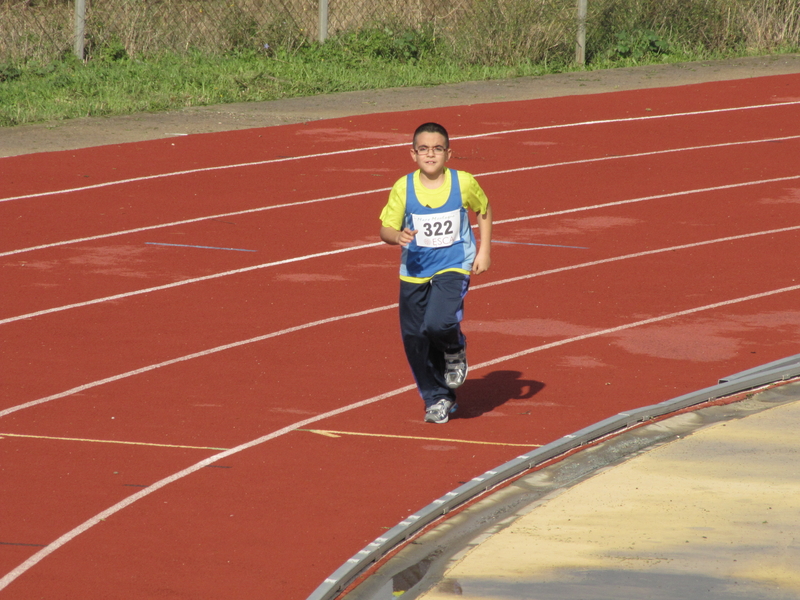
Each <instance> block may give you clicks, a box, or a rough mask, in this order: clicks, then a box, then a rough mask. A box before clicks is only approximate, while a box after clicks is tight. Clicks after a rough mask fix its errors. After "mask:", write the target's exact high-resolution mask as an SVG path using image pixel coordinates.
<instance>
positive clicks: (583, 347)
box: [0, 75, 800, 600]
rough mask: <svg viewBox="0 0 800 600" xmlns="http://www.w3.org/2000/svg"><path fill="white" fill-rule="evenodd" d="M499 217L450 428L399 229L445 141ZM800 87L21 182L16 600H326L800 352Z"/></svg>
mask: <svg viewBox="0 0 800 600" xmlns="http://www.w3.org/2000/svg"><path fill="white" fill-rule="evenodd" d="M425 120H437V121H440V122H442V123H444V124H445V125H446V126H447V127H448V128H449V129H450V131H451V134H452V137H453V148H454V151H455V158H454V160H453V162H452V163H451V165H452V166H453V167H455V168H458V169H464V170H467V171H470V172H472V173H474V174H475V175H476V176H477V177H478V179H479V181H480V182H481V184H482V185H483V187H484V189H485V190H486V191H487V193H488V195H489V197H490V199H491V200H492V203H493V206H494V212H495V217H496V226H495V240H496V241H495V244H494V248H493V260H494V264H493V268H492V270H491V271H490V272H489V273H487V274H486V275H483V276H480V277H476V278H474V280H473V287H472V290H471V291H470V293H469V295H468V300H467V313H466V320H465V324H464V327H465V331H466V332H467V334H468V336H469V338H470V362H471V364H472V367H471V372H470V378H469V380H468V381H467V383H466V384H465V385H464V387H463V388H461V391H460V394H459V403H460V405H461V407H462V408H461V410H460V411H459V413H458V414H457V418H455V419H453V420H452V421H451V422H450V423H448V424H447V425H444V426H434V425H429V424H425V423H423V421H422V416H423V405H422V401H421V400H420V399H419V397H418V396H417V394H416V392H415V391H414V390H413V387H412V386H411V384H412V381H411V376H410V373H409V372H408V368H407V366H406V364H405V359H404V357H403V355H402V350H401V347H400V341H399V332H398V326H397V315H396V310H395V307H394V302H395V299H396V295H397V288H398V283H397V268H398V266H397V261H398V253H397V249H396V248H390V247H387V246H384V245H382V244H380V243H379V242H378V238H377V229H378V226H379V223H378V213H379V212H380V209H381V207H382V206H383V204H384V202H385V199H386V195H387V190H388V188H389V187H390V186H391V184H392V183H393V182H394V180H395V179H397V178H398V177H400V176H401V175H403V174H404V173H405V172H406V171H407V170H409V169H410V168H411V167H413V164H412V163H411V162H410V161H409V160H408V154H407V150H406V146H407V145H408V143H409V139H408V137H409V135H410V132H411V131H413V129H414V128H415V127H416V125H418V124H419V123H420V122H422V121H425ZM799 154H800V76H799V75H790V76H776V77H764V78H758V79H751V80H742V81H733V82H723V83H712V84H702V85H694V86H684V87H680V88H666V89H656V90H646V91H636V92H620V93H609V94H602V95H596V96H580V97H566V98H557V99H549V100H535V101H525V102H512V103H504V104H493V105H475V106H467V107H453V108H445V109H434V110H426V111H417V112H407V113H398V114H391V115H370V116H363V117H352V118H347V119H338V120H330V121H321V122H314V123H307V124H302V125H290V126H282V127H274V128H269V129H254V130H248V131H239V132H231V133H224V134H209V135H195V136H188V137H182V138H177V139H171V140H162V141H155V142H143V143H135V144H126V145H120V146H107V147H102V148H90V149H86V150H79V151H69V152H58V153H43V154H35V155H26V156H20V157H13V158H3V159H0V171H1V172H2V177H1V178H0V222H2V223H3V226H2V227H3V235H2V237H1V238H0V258H2V263H0V264H1V265H2V273H3V278H2V290H3V292H2V297H0V329H1V333H2V336H1V337H0V340H2V342H0V343H1V344H2V345H1V346H0V352H1V355H0V360H2V365H1V366H0V369H1V371H0V372H2V378H1V379H0V438H2V439H0V456H1V457H2V458H1V459H0V461H1V462H0V482H1V483H0V485H2V489H3V494H2V505H1V506H0V577H2V579H0V600H2V599H4V598H8V599H11V598H13V599H14V600H27V599H33V598H42V597H49V598H54V597H58V598H83V599H94V598H97V599H99V598H103V599H109V598H124V599H125V600H134V599H139V598H141V599H150V598H154V597H159V598H192V599H205V598H208V599H215V600H219V599H231V600H233V599H235V600H243V599H246V598H265V597H266V598H276V599H277V598H279V599H281V600H287V599H302V598H305V597H307V596H308V594H310V593H311V592H312V591H313V590H314V589H315V588H316V587H317V586H318V585H319V584H320V583H321V582H322V580H323V579H324V578H325V577H327V576H328V575H329V574H330V573H332V572H333V571H334V570H336V569H337V568H338V567H339V566H340V565H341V564H342V563H343V562H344V561H345V560H347V559H348V558H349V557H351V556H352V555H353V554H355V553H356V552H357V551H358V550H360V549H361V548H363V547H364V546H365V545H367V544H368V543H370V542H371V541H373V540H374V539H375V538H377V537H379V536H380V535H381V533H382V532H383V531H385V530H386V529H388V528H391V527H393V526H395V525H396V524H397V523H398V522H400V521H402V520H403V519H404V518H405V517H406V516H407V515H408V514H410V513H413V512H416V511H417V510H419V509H420V508H422V507H423V506H426V505H427V504H428V503H430V502H431V501H432V500H433V499H435V498H438V497H440V496H442V495H443V494H445V493H446V492H447V491H449V490H451V489H454V488H456V487H458V486H459V485H460V484H461V483H463V482H465V481H467V480H469V479H471V478H472V477H474V476H475V475H478V474H481V473H483V472H485V471H487V470H488V469H490V468H492V467H495V466H497V465H499V464H502V463H504V462H506V461H508V460H510V459H512V458H514V457H515V456H517V455H519V454H521V453H523V452H524V451H525V450H526V449H530V448H531V447H535V446H538V445H542V444H546V443H548V442H551V441H553V440H555V439H558V438H560V437H561V436H563V435H565V434H567V433H570V432H572V431H575V430H578V429H581V428H583V427H586V426H588V425H590V424H592V423H594V422H597V421H599V420H601V419H604V418H606V417H609V416H612V415H615V414H617V413H619V412H621V411H623V410H627V409H631V408H635V407H639V406H645V405H650V404H654V403H657V402H660V401H663V400H667V399H670V398H673V397H675V396H678V395H681V394H684V393H688V392H690V391H694V390H696V389H699V388H702V387H707V386H709V385H713V384H714V383H716V380H717V378H719V377H721V376H724V375H728V374H731V373H734V372H737V371H741V370H744V369H747V368H750V367H753V366H756V365H760V364H763V363H765V362H768V361H771V360H775V359H778V358H782V357H785V356H788V355H791V354H796V353H797V346H796V341H797V338H798V334H800V310H798V309H797V306H798V302H800V276H798V272H800V270H799V269H798V261H799V260H800V259H798V256H800V253H798V243H799V242H800V167H798V161H797V156H798V155H799Z"/></svg>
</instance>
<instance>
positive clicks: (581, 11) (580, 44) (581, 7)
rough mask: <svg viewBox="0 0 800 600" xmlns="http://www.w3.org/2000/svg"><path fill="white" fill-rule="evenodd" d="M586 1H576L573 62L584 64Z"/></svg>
mask: <svg viewBox="0 0 800 600" xmlns="http://www.w3.org/2000/svg"><path fill="white" fill-rule="evenodd" d="M587 3H588V0H578V41H577V44H576V45H575V62H577V63H578V64H579V65H585V64H586V11H587Z"/></svg>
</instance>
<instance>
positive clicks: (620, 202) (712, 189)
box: [0, 175, 800, 325]
mask: <svg viewBox="0 0 800 600" xmlns="http://www.w3.org/2000/svg"><path fill="white" fill-rule="evenodd" d="M793 179H800V175H792V176H789V177H777V178H774V179H763V180H761V181H747V182H744V183H733V184H729V185H722V186H716V187H710V188H699V189H695V190H686V191H682V192H671V193H667V194H657V195H654V196H643V197H641V198H632V199H630V200H618V201H616V202H608V203H605V204H595V205H592V206H581V207H578V208H568V209H565V210H560V211H555V212H549V213H540V214H536V215H529V216H525V217H516V218H513V219H500V220H497V221H495V222H494V224H495V225H502V224H505V223H514V222H517V221H527V220H530V219H541V218H543V217H552V216H555V215H564V214H569V213H575V212H583V211H587V210H597V209H601V208H607V207H610V206H621V205H623V204H635V203H637V202H646V201H649V200H657V199H662V198H676V197H678V196H688V195H691V194H701V193H706V192H716V191H720V190H730V189H735V188H739V187H747V186H752V185H763V184H767V183H777V182H781V181H790V180H793ZM474 227H475V226H474V225H473V228H474ZM774 231H782V230H777V229H776V230H774ZM746 235H750V234H746ZM755 235H757V234H755ZM732 239H736V238H735V237H734V238H732ZM383 245H384V243H383V242H374V243H371V244H361V245H359V246H351V247H349V248H340V249H339V250H329V251H327V252H317V253H315V254H307V255H305V256H297V257H294V258H287V259H284V260H278V261H274V262H268V263H262V264H259V265H252V266H250V267H243V268H241V269H233V270H231V271H222V272H220V273H214V274H213V275H204V276H202V277H193V278H191V279H184V280H182V281H175V282H173V283H167V284H164V285H158V286H154V287H150V288H142V289H140V290H134V291H132V292H123V293H121V294H115V295H113V296H105V297H103V298H95V299H94V300H86V301H84V302H76V303H74V304H65V305H63V306H57V307H55V308H46V309H43V310H39V311H36V312H32V313H26V314H23V315H17V316H15V317H7V318H5V319H0V325H5V324H7V323H14V322H15V321H24V320H26V319H32V318H34V317H41V316H43V315H49V314H53V313H57V312H62V311H65V310H70V309H73V308H82V307H84V306H91V305H94V304H101V303H103V302H110V301H112V300H122V299H123V298H129V297H131V296H138V295H141V294H148V293H150V292H158V291H161V290H168V289H172V288H176V287H180V286H183V285H188V284H190V283H199V282H202V281H210V280H212V279H219V278H220V277H227V276H229V275H239V274H241V273H247V272H249V271H256V270H259V269H266V268H268V267H276V266H280V265H286V264H290V263H295V262H302V261H306V260H311V259H313V258H322V257H326V256H333V255H336V254H342V253H344V252H352V251H354V250H364V249H367V248H378V247H381V246H383Z"/></svg>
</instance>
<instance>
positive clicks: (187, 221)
mask: <svg viewBox="0 0 800 600" xmlns="http://www.w3.org/2000/svg"><path fill="white" fill-rule="evenodd" d="M391 189H392V188H378V189H374V190H367V191H365V192H351V193H349V194H338V195H336V196H326V197H324V198H314V199H312V200H302V201H300V202H288V203H285V204H275V205H273V206H259V207H258V208H248V209H245V210H237V211H234V212H229V213H222V214H219V215H210V216H207V217H195V218H193V219H183V220H182V221H173V222H171V223H162V224H160V225H147V226H145V227H136V228H134V229H126V230H124V231H114V232H112V233H101V234H99V235H91V236H88V237H82V238H75V239H72V240H66V241H63V242H53V243H52V244H42V245H40V246H31V247H30V248H20V249H18V250H9V251H6V252H0V256H9V255H11V254H20V253H21V252H31V251H33V250H44V249H46V248H56V247H58V246H66V245H68V244H78V243H80V242H91V241H93V240H102V239H105V238H110V237H117V236H120V235H129V234H131V233H141V232H143V231H152V230H154V229H164V228H166V227H177V226H178V225H187V224H190V223H199V222H201V221H211V220H214V219H223V218H228V217H235V216H238V215H246V214H250V213H257V212H264V211H267V210H275V209H278V208H295V207H298V206H305V205H308V204H317V203H319V202H329V201H331V200H341V199H343V198H352V197H354V196H366V195H368V194H375V193H378V192H388V191H389V190H391Z"/></svg>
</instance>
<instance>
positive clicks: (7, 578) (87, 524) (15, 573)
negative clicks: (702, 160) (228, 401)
mask: <svg viewBox="0 0 800 600" xmlns="http://www.w3.org/2000/svg"><path fill="white" fill-rule="evenodd" d="M798 289H800V285H795V286H791V287H785V288H780V289H776V290H771V291H768V292H762V293H760V294H752V295H750V296H743V297H740V298H734V299H731V300H726V301H724V302H715V303H714V304H707V305H705V306H698V307H695V308H691V309H688V310H682V311H678V312H674V313H669V314H666V315H662V316H660V317H653V318H651V319H644V320H642V321H635V322H632V323H627V324H625V325H620V326H618V327H611V328H609V329H602V330H599V331H595V332H593V333H588V334H584V335H579V336H576V337H573V338H568V339H565V340H560V341H558V342H552V343H550V344H544V345H542V346H535V347H533V348H528V349H527V350H523V351H521V352H515V353H513V354H508V355H506V356H501V357H498V358H495V359H493V360H490V361H486V362H483V363H480V364H477V365H474V366H473V367H471V368H472V369H473V370H475V369H483V368H486V367H488V366H491V365H496V364H498V363H502V362H506V361H509V360H514V359H516V358H519V357H522V356H526V355H528V354H533V353H534V352H541V351H543V350H548V349H550V348H555V347H557V346H564V345H566V344H570V343H574V342H580V341H583V340H586V339H589V338H594V337H599V336H602V335H608V334H613V333H616V332H618V331H623V330H626V329H632V328H634V327H641V326H643V325H649V324H651V323H656V322H661V321H666V320H669V319H674V318H678V317H683V316H687V315H692V314H697V313H700V312H703V311H707V310H713V309H715V308H722V307H725V306H731V305H734V304H740V303H742V302H748V301H750V300H757V299H761V298H767V297H769V296H774V295H776V294H783V293H786V292H791V291H796V290H798ZM414 389H416V386H415V385H407V386H405V387H401V388H398V389H396V390H392V391H390V392H386V393H385V394H380V395H378V396H373V397H372V398H368V399H366V400H362V401H360V402H355V403H353V404H349V405H347V406H343V407H341V408H337V409H335V410H331V411H328V412H326V413H322V414H320V415H317V416H315V417H311V418H308V419H304V420H303V421H298V422H296V423H293V424H291V425H287V426H286V427H284V428H282V429H278V430H277V431H273V432H272V433H269V434H267V435H264V436H262V437H259V438H256V439H254V440H251V441H249V442H246V443H244V444H241V445H239V446H236V447H235V448H231V449H230V450H226V451H224V452H220V453H218V454H215V455H213V456H210V457H208V458H206V459H204V460H201V461H200V462H198V463H195V464H194V465H192V466H190V467H187V468H186V469H183V470H181V471H178V472H177V473H174V474H172V475H170V476H169V477H165V478H164V479H161V480H160V481H157V482H156V483H154V484H152V485H150V486H148V487H146V488H144V489H142V490H141V491H139V492H137V493H135V494H133V495H131V496H128V497H127V498H125V499H124V500H122V501H120V502H118V503H116V504H114V505H113V506H111V507H110V508H107V509H106V510H104V511H102V512H101V513H98V514H97V515H95V516H94V517H91V518H90V519H87V520H86V521H84V522H83V523H82V524H80V525H79V526H77V527H75V528H74V529H72V530H71V531H69V532H67V533H65V534H64V535H62V536H61V537H59V538H58V539H57V540H55V541H53V542H51V543H50V544H48V545H47V546H45V547H44V548H42V549H41V550H39V551H38V552H36V553H35V554H33V555H32V556H31V557H30V558H28V559H27V560H26V561H24V562H23V563H22V564H20V565H19V566H17V567H16V568H14V569H12V570H11V571H9V572H8V573H7V574H6V575H4V576H3V578H2V579H0V590H3V589H4V588H6V587H7V586H8V585H10V584H11V583H12V582H13V581H14V580H15V579H17V578H18V577H19V576H20V575H22V574H23V573H25V572H26V571H29V570H30V569H32V568H33V567H35V566H36V565H37V564H39V563H40V562H41V561H42V560H44V559H45V558H46V557H47V556H49V555H50V554H52V553H53V552H55V551H56V550H58V549H59V548H61V547H62V546H64V545H65V544H67V543H69V542H70V541H72V540H73V539H75V538H76V537H78V536H79V535H80V534H82V533H84V532H85V531H87V530H89V529H90V528H92V527H94V526H95V525H97V524H98V523H101V522H102V521H104V520H105V519H108V518H109V517H111V516H113V515H115V514H116V513H118V512H120V511H121V510H122V509H124V508H127V507H128V506H130V505H131V504H133V503H134V502H137V501H138V500H141V499H142V498H145V497H147V496H149V495H150V494H152V493H154V492H156V491H158V490H160V489H162V488H164V487H166V486H167V485H169V484H170V483H174V482H175V481H178V480H180V479H183V478H184V477H187V476H188V475H191V474H193V473H196V472H197V471H199V470H200V469H202V468H204V467H207V466H209V465H211V464H213V463H215V462H218V461H220V460H222V459H224V458H228V457H229V456H233V455H234V454H238V453H239V452H243V451H244V450H249V449H250V448H253V447H255V446H258V445H260V444H263V443H265V442H268V441H270V440H274V439H276V438H279V437H281V436H284V435H286V434H287V433H291V432H292V431H296V430H297V429H300V428H304V427H307V426H308V425H311V424H312V423H317V422H319V421H322V420H324V419H328V418H331V417H334V416H337V415H341V414H343V413H346V412H350V411H352V410H355V409H358V408H362V407H364V406H368V405H370V404H375V403H376V402H380V401H381V400H385V399H387V398H391V397H394V396H398V395H400V394H403V393H405V392H409V391H411V390H414Z"/></svg>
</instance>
